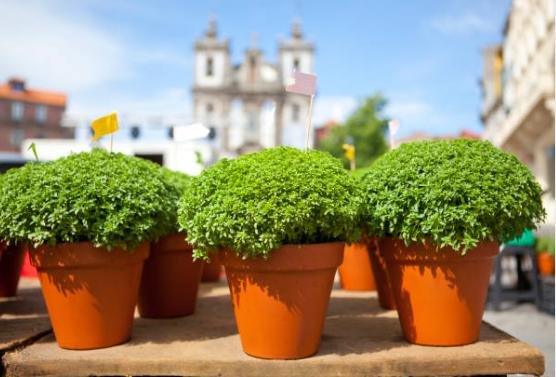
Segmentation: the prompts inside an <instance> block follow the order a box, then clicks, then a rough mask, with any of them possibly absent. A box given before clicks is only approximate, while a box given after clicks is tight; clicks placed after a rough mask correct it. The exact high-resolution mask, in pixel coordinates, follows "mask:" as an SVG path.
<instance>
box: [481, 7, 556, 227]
mask: <svg viewBox="0 0 556 377" xmlns="http://www.w3.org/2000/svg"><path fill="white" fill-rule="evenodd" d="M483 60H484V67H483V78H482V80H481V84H482V89H483V104H482V109H481V119H482V121H483V123H484V125H485V134H484V136H485V138H486V139H488V140H490V141H491V142H492V143H493V144H494V145H496V146H498V147H500V148H502V149H505V150H507V151H509V152H512V153H513V154H515V155H516V156H517V157H518V158H519V159H520V160H521V161H523V162H524V163H526V164H527V165H528V166H529V168H530V169H531V171H532V172H533V174H535V176H536V178H537V180H538V182H539V183H540V184H541V187H542V188H543V190H544V195H543V199H544V203H545V208H546V210H547V212H548V219H547V220H548V222H549V223H551V224H554V223H555V222H556V213H555V212H556V211H555V209H556V208H555V205H556V204H555V200H554V169H555V167H554V67H555V66H554V63H555V62H554V2H553V0H514V1H513V3H512V6H511V9H510V13H509V15H508V18H507V21H506V25H505V27H504V40H503V42H502V44H501V45H497V46H491V47H488V48H485V49H484V50H483Z"/></svg>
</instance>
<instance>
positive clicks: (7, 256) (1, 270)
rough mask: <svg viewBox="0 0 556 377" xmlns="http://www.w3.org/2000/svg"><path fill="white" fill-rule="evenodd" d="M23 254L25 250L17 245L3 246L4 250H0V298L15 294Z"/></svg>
mask: <svg viewBox="0 0 556 377" xmlns="http://www.w3.org/2000/svg"><path fill="white" fill-rule="evenodd" d="M0 247H2V246H0ZM25 254H27V248H26V247H23V246H19V245H10V246H5V249H3V250H0V297H13V296H15V295H16V294H17V286H18V284H19V276H20V275H21V268H22V267H23V261H24V259H25Z"/></svg>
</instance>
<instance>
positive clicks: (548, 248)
mask: <svg viewBox="0 0 556 377" xmlns="http://www.w3.org/2000/svg"><path fill="white" fill-rule="evenodd" d="M535 249H536V250H537V253H543V252H547V253H548V254H550V255H554V254H555V250H554V249H555V247H554V238H550V237H539V238H537V241H536V244H535Z"/></svg>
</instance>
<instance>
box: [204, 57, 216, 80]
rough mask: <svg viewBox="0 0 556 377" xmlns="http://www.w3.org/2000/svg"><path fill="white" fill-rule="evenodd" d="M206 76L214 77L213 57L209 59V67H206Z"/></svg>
mask: <svg viewBox="0 0 556 377" xmlns="http://www.w3.org/2000/svg"><path fill="white" fill-rule="evenodd" d="M205 73H206V75H207V76H212V75H214V60H213V59H212V58H211V57H208V58H207V66H206V72H205Z"/></svg>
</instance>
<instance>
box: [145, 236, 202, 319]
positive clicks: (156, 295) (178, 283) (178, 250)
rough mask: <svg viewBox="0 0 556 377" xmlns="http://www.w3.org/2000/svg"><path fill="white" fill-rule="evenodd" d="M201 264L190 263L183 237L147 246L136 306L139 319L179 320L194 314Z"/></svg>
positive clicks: (186, 244)
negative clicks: (148, 254) (178, 318)
mask: <svg viewBox="0 0 556 377" xmlns="http://www.w3.org/2000/svg"><path fill="white" fill-rule="evenodd" d="M202 269H203V262H201V261H198V262H193V256H192V249H191V246H190V245H189V244H188V243H186V242H185V235H184V234H173V235H169V236H167V237H164V238H162V239H160V240H159V241H158V242H155V243H153V244H152V245H151V254H150V256H149V258H148V259H147V260H146V261H145V266H144V267H143V275H142V277H141V287H140V289H139V301H138V303H137V307H138V309H139V314H140V315H141V317H146V318H171V317H182V316H186V315H189V314H193V313H194V312H195V304H196V302H197V291H198V289H199V282H200V281H201V274H202Z"/></svg>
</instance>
